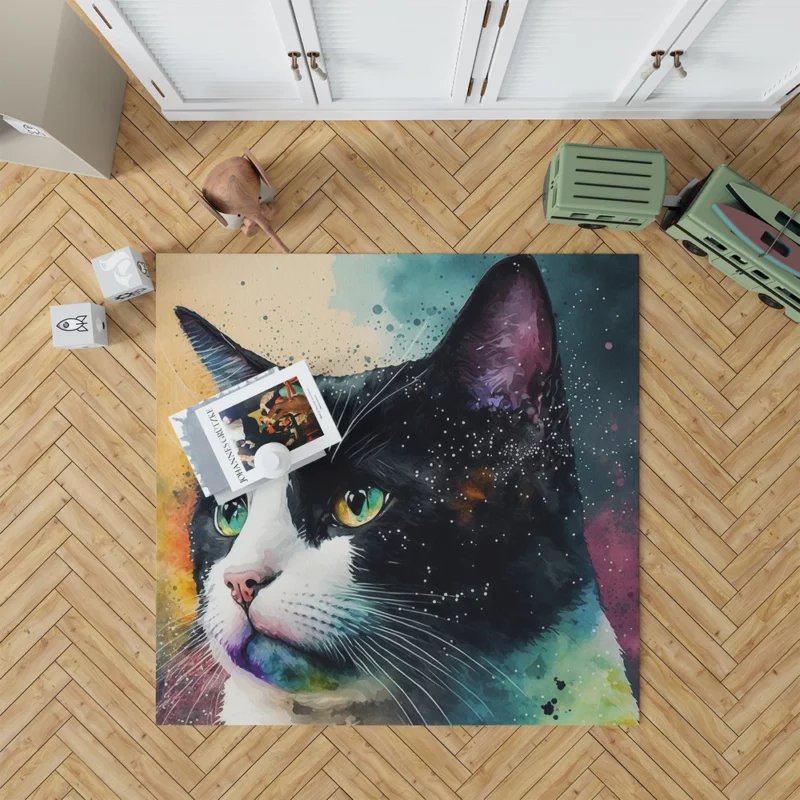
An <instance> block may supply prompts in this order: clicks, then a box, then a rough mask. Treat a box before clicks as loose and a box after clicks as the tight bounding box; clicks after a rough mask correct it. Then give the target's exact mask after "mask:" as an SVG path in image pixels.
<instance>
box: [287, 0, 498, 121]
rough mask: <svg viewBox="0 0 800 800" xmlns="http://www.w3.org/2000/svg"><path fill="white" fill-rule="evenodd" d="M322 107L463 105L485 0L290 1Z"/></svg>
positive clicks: (365, 108) (433, 106)
mask: <svg viewBox="0 0 800 800" xmlns="http://www.w3.org/2000/svg"><path fill="white" fill-rule="evenodd" d="M292 6H293V9H294V13H295V18H296V20H297V27H298V30H299V31H300V37H301V39H302V41H303V50H304V53H305V55H306V57H307V58H309V59H310V55H309V54H310V53H319V54H320V56H319V57H318V59H317V63H318V64H319V66H320V68H321V69H322V70H323V71H324V72H325V73H327V80H323V79H322V77H321V76H320V74H319V73H314V75H313V81H314V88H315V90H316V94H317V98H318V100H319V104H320V107H321V108H320V110H321V111H324V107H328V108H330V109H331V110H335V109H336V107H337V106H338V107H343V108H346V109H348V110H349V109H353V110H358V109H363V110H370V111H374V110H375V109H385V110H386V111H387V115H388V116H389V117H391V116H392V114H391V112H392V110H398V109H402V108H404V107H413V108H425V107H427V106H430V107H431V108H438V109H442V108H446V107H448V106H463V104H464V101H465V98H466V94H467V87H468V84H469V79H470V73H471V70H472V64H473V62H474V60H475V52H476V50H477V46H478V38H479V37H480V32H481V23H482V21H483V15H484V10H485V9H486V0H399V1H397V2H388V1H387V0H292Z"/></svg>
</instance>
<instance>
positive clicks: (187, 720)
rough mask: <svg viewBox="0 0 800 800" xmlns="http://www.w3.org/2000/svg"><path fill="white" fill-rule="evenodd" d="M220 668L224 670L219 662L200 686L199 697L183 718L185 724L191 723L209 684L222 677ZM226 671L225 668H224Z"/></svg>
mask: <svg viewBox="0 0 800 800" xmlns="http://www.w3.org/2000/svg"><path fill="white" fill-rule="evenodd" d="M220 670H222V666H221V665H220V664H219V663H218V664H217V665H216V667H213V668H212V669H211V671H210V674H209V677H208V680H207V681H206V682H205V683H204V684H203V685H202V687H200V691H198V692H197V697H196V698H195V701H194V703H192V707H191V708H190V709H189V710H188V711H187V712H186V716H185V717H184V718H183V720H182V721H183V723H184V725H190V724H191V722H192V714H193V713H194V710H195V708H196V707H197V704H198V703H199V702H200V698H201V697H202V696H203V692H205V690H206V689H207V688H208V686H209V684H210V683H211V682H212V681H214V680H216V679H217V678H219V677H220ZM222 671H223V672H224V670H222Z"/></svg>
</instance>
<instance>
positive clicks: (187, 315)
mask: <svg viewBox="0 0 800 800" xmlns="http://www.w3.org/2000/svg"><path fill="white" fill-rule="evenodd" d="M175 316H177V317H178V322H179V323H180V326H181V328H182V329H183V332H184V333H185V334H186V338H187V339H188V340H189V343H190V344H191V345H192V347H193V348H194V351H195V353H197V355H198V357H199V358H200V360H201V361H202V362H203V364H204V365H205V367H206V369H207V370H208V371H209V372H210V373H211V377H212V378H213V379H214V383H216V384H217V388H218V389H220V390H223V389H229V388H230V387H231V386H235V385H236V384H237V383H241V382H242V381H244V380H247V379H248V378H252V377H254V376H255V375H258V374H259V373H261V372H265V371H266V370H268V369H272V368H273V367H274V366H275V364H273V363H272V362H271V361H267V359H266V358H262V357H261V356H259V355H256V353H253V352H251V351H250V350H246V349H245V348H244V347H241V346H240V345H238V344H236V342H234V341H233V339H230V338H229V337H227V336H226V335H225V334H224V333H223V332H222V331H220V330H218V329H217V328H215V327H214V326H213V325H212V324H211V323H210V322H209V321H208V320H207V319H204V318H203V317H201V316H200V315H199V314H196V313H195V312H194V311H190V310H189V309H188V308H184V307H183V306H177V307H176V308H175Z"/></svg>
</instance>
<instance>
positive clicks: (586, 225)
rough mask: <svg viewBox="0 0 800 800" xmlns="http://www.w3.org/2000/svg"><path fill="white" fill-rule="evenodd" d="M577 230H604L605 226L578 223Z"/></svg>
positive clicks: (593, 223) (594, 223) (592, 223)
mask: <svg viewBox="0 0 800 800" xmlns="http://www.w3.org/2000/svg"><path fill="white" fill-rule="evenodd" d="M578 227H579V228H588V229H589V230H590V231H596V230H597V229H598V228H605V227H606V226H605V225H598V224H597V223H596V222H579V223H578Z"/></svg>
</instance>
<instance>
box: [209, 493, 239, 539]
mask: <svg viewBox="0 0 800 800" xmlns="http://www.w3.org/2000/svg"><path fill="white" fill-rule="evenodd" d="M246 519H247V497H246V496H242V497H236V498H234V499H233V500H231V501H229V502H227V503H224V504H223V505H221V506H217V508H216V511H215V512H214V527H215V528H216V529H217V531H218V532H219V533H220V534H222V535H223V536H238V535H239V534H240V533H241V532H242V528H244V523H245V520H246Z"/></svg>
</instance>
